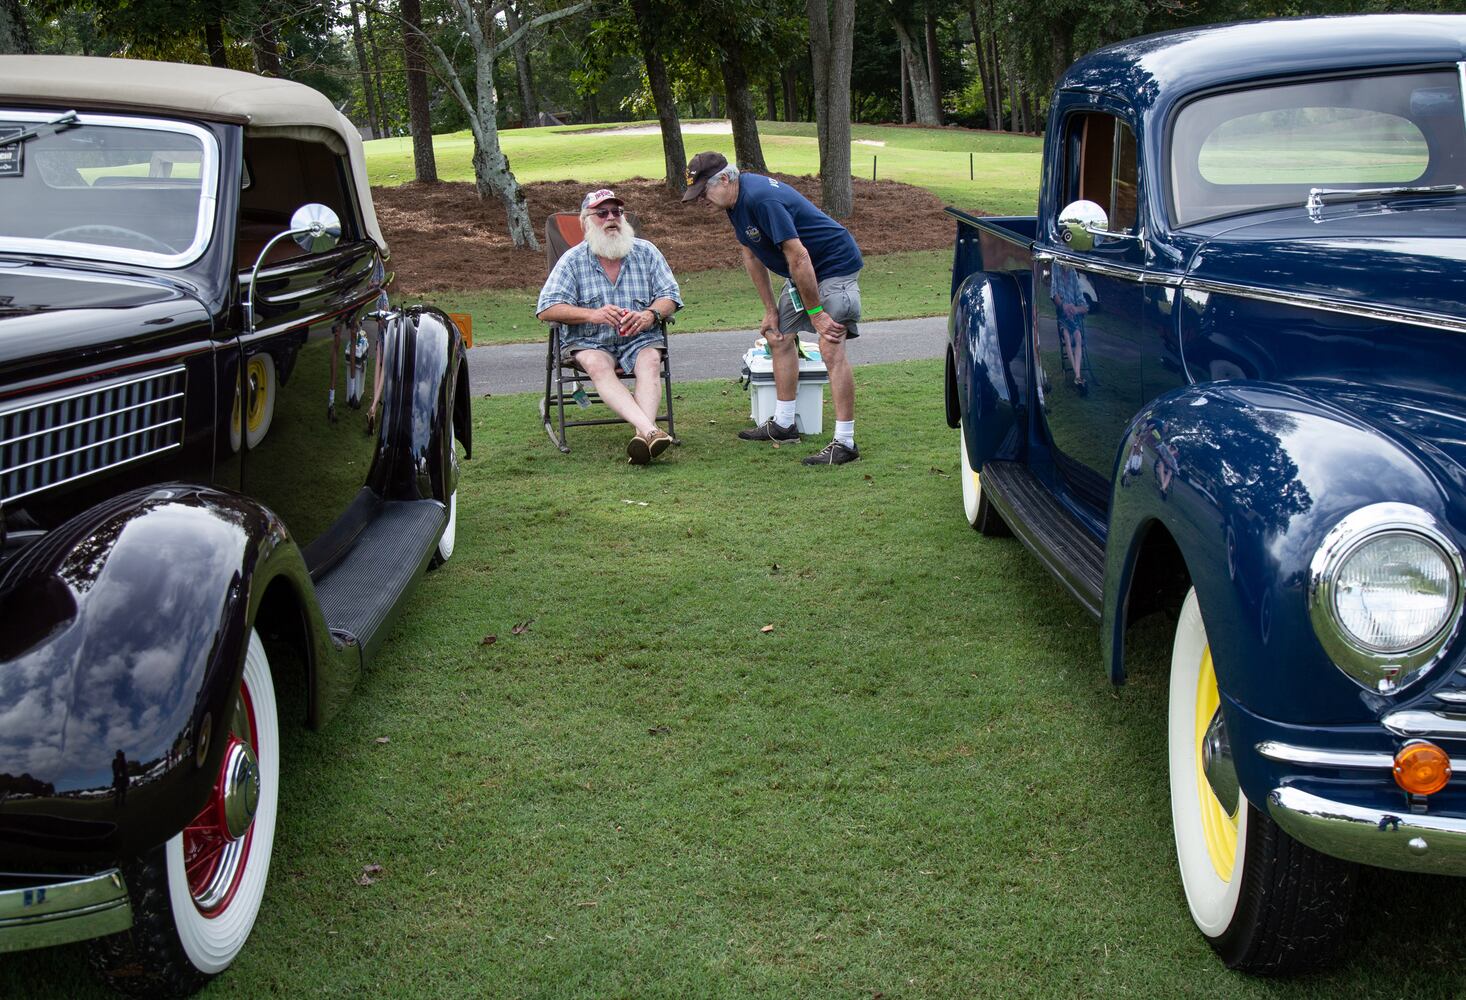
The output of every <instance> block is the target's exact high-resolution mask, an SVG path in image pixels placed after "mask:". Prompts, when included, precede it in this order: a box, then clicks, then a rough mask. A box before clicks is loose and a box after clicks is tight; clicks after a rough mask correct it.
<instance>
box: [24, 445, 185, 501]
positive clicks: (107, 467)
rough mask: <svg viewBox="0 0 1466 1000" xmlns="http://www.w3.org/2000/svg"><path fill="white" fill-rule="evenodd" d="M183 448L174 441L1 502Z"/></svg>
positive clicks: (27, 495) (34, 493) (31, 494)
mask: <svg viewBox="0 0 1466 1000" xmlns="http://www.w3.org/2000/svg"><path fill="white" fill-rule="evenodd" d="M182 447H183V442H182V441H174V442H173V443H172V444H166V445H164V446H163V447H161V448H154V449H153V450H152V451H145V452H143V453H142V454H141V455H133V456H132V457H131V458H126V459H123V460H122V461H121V462H114V463H113V464H111V465H102V466H98V467H97V468H95V469H88V470H87V471H86V472H79V473H77V474H76V475H74V476H67V477H66V478H65V479H58V480H56V481H55V482H51V483H46V484H45V485H43V486H37V487H36V488H35V489H33V490H26V491H25V492H24V493H16V494H15V495H14V496H3V497H0V500H3V501H4V502H6V503H14V502H15V501H16V500H23V499H25V498H26V497H29V496H35V495H36V494H37V493H43V492H45V491H46V490H49V489H54V488H55V487H57V486H65V485H66V484H67V483H74V482H76V481H77V480H78V479H85V478H87V477H88V476H95V475H97V474H98V473H102V472H111V471H112V470H113V469H120V468H122V467H123V466H124V465H131V464H132V463H133V462H137V461H141V460H142V459H144V458H152V457H153V456H154V455H161V454H163V452H165V451H172V450H173V449H174V448H182Z"/></svg>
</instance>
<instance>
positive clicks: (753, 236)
mask: <svg viewBox="0 0 1466 1000" xmlns="http://www.w3.org/2000/svg"><path fill="white" fill-rule="evenodd" d="M743 235H744V236H747V237H748V238H749V239H750V240H751V241H753V242H754V243H757V242H758V241H759V240H761V239H763V238H764V234H763V233H761V232H759V231H758V227H757V226H749V227H748V228H747V229H745V230H744V231H743Z"/></svg>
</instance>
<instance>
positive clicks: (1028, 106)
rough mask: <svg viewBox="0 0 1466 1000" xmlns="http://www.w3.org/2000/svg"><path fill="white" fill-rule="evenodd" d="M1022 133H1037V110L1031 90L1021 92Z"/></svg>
mask: <svg viewBox="0 0 1466 1000" xmlns="http://www.w3.org/2000/svg"><path fill="white" fill-rule="evenodd" d="M1023 131H1025V132H1037V131H1038V108H1037V107H1036V102H1035V101H1034V98H1033V90H1032V88H1030V89H1028V90H1025V91H1024V92H1023Z"/></svg>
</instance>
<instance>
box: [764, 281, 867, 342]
mask: <svg viewBox="0 0 1466 1000" xmlns="http://www.w3.org/2000/svg"><path fill="white" fill-rule="evenodd" d="M859 279H860V272H859V271H856V272H855V273H854V274H837V275H835V276H834V277H833V278H826V279H825V280H823V281H821V282H820V283H819V292H820V305H821V306H822V307H823V308H824V310H825V312H826V313H828V314H829V317H830V319H832V320H834V321H835V322H836V323H842V324H844V326H845V339H846V340H854V339H855V338H856V337H858V336H860V326H859V320H860V285H859V284H858V281H859ZM790 286H791V282H789V281H785V282H784V290H783V291H782V292H780V293H779V332H780V333H790V332H792V331H795V330H797V331H799V332H800V333H814V332H815V331H814V321H813V320H811V319H810V318H809V314H808V313H806V312H805V311H804V310H803V309H796V308H794V300H793V299H792V298H791V297H790V295H789V289H790Z"/></svg>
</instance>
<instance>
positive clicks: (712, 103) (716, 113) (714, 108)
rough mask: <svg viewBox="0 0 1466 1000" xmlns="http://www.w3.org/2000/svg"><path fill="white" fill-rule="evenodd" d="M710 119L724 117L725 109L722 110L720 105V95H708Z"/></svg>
mask: <svg viewBox="0 0 1466 1000" xmlns="http://www.w3.org/2000/svg"><path fill="white" fill-rule="evenodd" d="M708 117H709V118H722V117H723V108H722V105H720V104H719V103H718V95H717V94H709V95H708Z"/></svg>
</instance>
